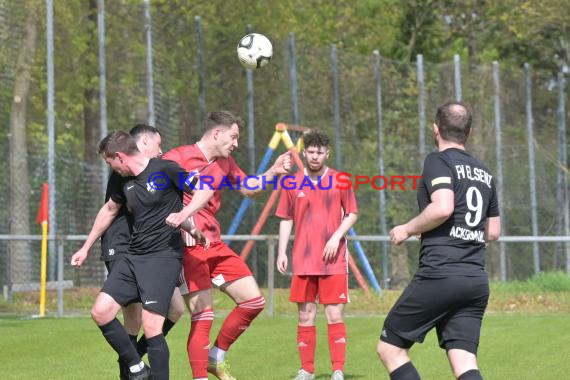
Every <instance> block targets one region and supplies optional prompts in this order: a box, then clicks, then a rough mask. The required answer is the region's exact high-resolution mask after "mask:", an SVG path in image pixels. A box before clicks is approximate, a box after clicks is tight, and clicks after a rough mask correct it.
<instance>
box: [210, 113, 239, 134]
mask: <svg viewBox="0 0 570 380" xmlns="http://www.w3.org/2000/svg"><path fill="white" fill-rule="evenodd" d="M232 124H237V126H238V128H239V129H241V128H242V127H243V120H242V118H240V117H238V116H235V115H234V114H233V113H231V112H230V111H212V112H209V113H208V114H207V115H206V118H205V119H204V122H203V123H202V132H203V133H206V132H208V131H210V130H212V129H213V128H215V127H219V126H224V127H227V128H229V127H231V126H232Z"/></svg>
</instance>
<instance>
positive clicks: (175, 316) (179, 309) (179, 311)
mask: <svg viewBox="0 0 570 380" xmlns="http://www.w3.org/2000/svg"><path fill="white" fill-rule="evenodd" d="M183 314H184V303H183V302H171V303H170V309H168V319H170V320H171V321H172V322H177V321H178V320H179V319H180V318H181V317H182V315H183Z"/></svg>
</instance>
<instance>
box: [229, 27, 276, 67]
mask: <svg viewBox="0 0 570 380" xmlns="http://www.w3.org/2000/svg"><path fill="white" fill-rule="evenodd" d="M237 55H238V58H239V61H240V62H241V64H242V65H243V67H245V68H246V69H259V68H260V67H263V66H265V65H267V63H268V62H269V61H270V60H271V56H273V46H272V45H271V41H269V39H268V38H267V37H265V36H264V35H263V34H259V33H250V34H248V35H246V36H244V37H243V38H242V39H241V40H240V41H239V43H238V46H237Z"/></svg>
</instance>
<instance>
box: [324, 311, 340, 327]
mask: <svg viewBox="0 0 570 380" xmlns="http://www.w3.org/2000/svg"><path fill="white" fill-rule="evenodd" d="M326 316H327V323H328V324H329V325H332V324H334V323H342V322H343V317H342V311H340V310H328V311H327V313H326Z"/></svg>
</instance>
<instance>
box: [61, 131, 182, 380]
mask: <svg viewBox="0 0 570 380" xmlns="http://www.w3.org/2000/svg"><path fill="white" fill-rule="evenodd" d="M129 134H130V135H131V136H133V138H134V139H135V141H136V143H137V147H138V149H139V151H140V152H141V153H143V154H144V155H145V156H147V157H149V158H152V157H157V156H160V155H161V154H162V149H161V142H162V139H161V135H160V132H159V131H158V130H157V129H156V128H154V127H152V126H149V125H145V124H137V125H135V126H134V127H133V128H132V129H131V130H130V132H129ZM125 180H126V178H124V177H121V176H120V175H119V174H118V173H116V172H114V171H111V174H110V176H109V181H108V182H107V190H106V192H105V204H104V205H103V206H102V207H101V209H100V210H99V213H98V215H97V218H96V219H95V221H94V223H93V227H92V228H91V231H90V232H89V235H88V237H87V239H86V241H85V243H84V244H83V246H82V247H81V249H79V250H78V251H77V252H76V253H75V254H74V255H73V256H72V258H71V265H73V266H77V267H80V266H81V265H82V264H83V262H84V261H85V260H86V259H87V257H88V255H89V252H90V249H91V247H92V246H93V244H94V243H95V241H96V240H97V239H98V238H99V237H101V260H103V261H104V262H105V266H106V267H107V271H108V272H109V273H110V272H111V271H112V270H113V266H114V264H115V263H116V262H117V260H118V259H120V258H121V257H123V255H124V254H125V253H127V250H128V248H129V240H130V237H131V230H132V219H133V218H132V215H131V213H129V212H128V210H127V207H126V205H121V204H118V203H115V202H114V201H113V200H112V199H110V198H111V194H113V193H115V192H117V191H121V189H122V187H123V185H124V183H125ZM117 210H118V211H117ZM110 211H117V212H118V214H117V216H116V217H115V218H114V219H113V221H112V223H111V225H110V226H109V227H108V228H107V229H104V228H102V227H101V221H102V220H103V219H105V217H106V213H108V212H110ZM122 312H123V320H124V327H125V330H126V331H127V333H128V334H129V338H130V339H131V342H132V343H133V345H135V347H137V351H138V353H139V355H140V356H143V355H145V354H146V352H147V344H146V338H145V336H144V335H142V336H141V338H140V339H139V341H138V342H137V335H138V332H139V330H140V328H141V324H142V322H141V312H142V307H141V304H140V303H139V302H135V303H131V304H129V305H127V306H125V307H123V309H122ZM183 313H184V301H183V299H182V295H181V294H180V290H179V289H178V287H177V288H175V289H174V293H173V295H172V299H171V301H170V309H169V310H168V317H167V319H166V320H165V321H164V326H163V328H162V332H163V334H164V336H166V335H167V334H168V332H169V331H170V329H171V328H172V327H173V326H174V324H175V323H176V322H177V321H178V319H180V317H181V316H182V314H183ZM119 368H120V375H119V377H120V378H121V379H122V380H124V379H127V378H128V368H127V367H126V365H125V364H123V363H121V362H120V361H119Z"/></svg>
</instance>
